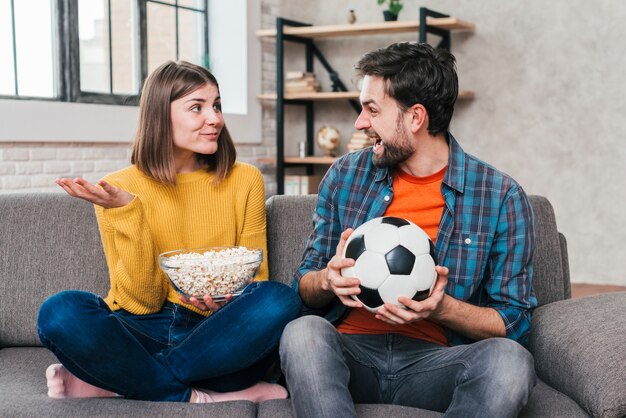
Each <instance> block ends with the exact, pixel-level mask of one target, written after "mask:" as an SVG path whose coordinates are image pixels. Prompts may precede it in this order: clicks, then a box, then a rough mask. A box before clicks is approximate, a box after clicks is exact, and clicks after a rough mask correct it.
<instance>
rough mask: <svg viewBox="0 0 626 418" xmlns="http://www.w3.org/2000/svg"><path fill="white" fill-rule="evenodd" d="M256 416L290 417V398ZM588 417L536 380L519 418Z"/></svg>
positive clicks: (374, 412)
mask: <svg viewBox="0 0 626 418" xmlns="http://www.w3.org/2000/svg"><path fill="white" fill-rule="evenodd" d="M356 410H357V414H358V416H359V417H372V418H378V417H419V418H422V417H424V418H428V417H433V418H434V417H441V416H442V415H443V414H441V413H439V412H433V411H427V410H425V409H417V408H410V407H406V406H398V405H372V404H363V405H357V406H356ZM258 414H259V418H291V417H292V416H293V415H292V413H291V401H290V400H288V399H287V400H276V401H266V402H263V403H261V404H259V406H258ZM554 417H559V418H588V417H589V415H587V414H586V413H585V411H583V410H582V409H581V408H580V406H578V404H577V403H576V402H574V401H573V400H572V399H570V398H568V397H567V396H565V395H563V394H562V393H560V392H559V391H557V390H555V389H553V388H551V387H550V386H548V385H546V384H545V383H543V382H542V381H539V382H538V383H537V385H536V386H535V388H534V389H533V392H532V393H531V395H530V399H529V400H528V404H527V405H526V406H525V407H524V409H523V410H522V412H521V413H520V415H519V418H554Z"/></svg>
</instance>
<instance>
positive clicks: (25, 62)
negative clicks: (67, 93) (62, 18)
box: [0, 0, 58, 98]
mask: <svg viewBox="0 0 626 418" xmlns="http://www.w3.org/2000/svg"><path fill="white" fill-rule="evenodd" d="M33 10H37V13H33V12H32V11H33ZM54 11H55V9H54V7H53V6H52V1H51V0H32V1H16V0H0V62H2V65H0V95H6V96H37V97H49V98H51V97H55V96H56V95H57V88H58V85H57V83H56V82H55V72H56V68H55V62H54V58H55V57H54V55H55V54H54V50H55V48H56V40H55V38H56V36H55V30H56V28H55V27H53V24H52V22H54V21H55V19H54Z"/></svg>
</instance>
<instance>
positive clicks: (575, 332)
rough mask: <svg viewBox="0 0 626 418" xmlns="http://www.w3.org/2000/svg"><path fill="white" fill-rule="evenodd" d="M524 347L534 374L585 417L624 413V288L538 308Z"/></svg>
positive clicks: (612, 415) (625, 414) (625, 374)
mask: <svg viewBox="0 0 626 418" xmlns="http://www.w3.org/2000/svg"><path fill="white" fill-rule="evenodd" d="M528 349H529V350H530V352H531V353H533V355H534V357H535V368H536V370H537V375H538V376H539V377H540V378H541V379H542V380H543V381H545V382H546V383H548V384H549V385H551V386H552V387H554V388H555V389H557V390H559V391H561V392H563V393H565V394H566V395H568V396H570V397H571V398H572V399H574V400H575V401H576V402H578V404H579V405H580V406H581V407H583V408H584V409H586V410H587V412H589V413H590V415H592V416H594V417H623V416H626V292H619V293H608V294H602V295H596V296H591V297H586V298H580V299H569V300H563V301H558V302H553V303H549V304H547V305H544V306H542V307H539V308H537V309H536V310H535V312H534V313H533V321H532V328H531V334H530V340H529V344H528Z"/></svg>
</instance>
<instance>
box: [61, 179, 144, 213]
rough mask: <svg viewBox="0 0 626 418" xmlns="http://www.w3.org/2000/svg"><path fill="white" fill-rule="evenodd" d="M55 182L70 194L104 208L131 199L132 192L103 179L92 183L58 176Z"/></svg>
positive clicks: (118, 205) (113, 206)
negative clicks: (94, 183)
mask: <svg viewBox="0 0 626 418" xmlns="http://www.w3.org/2000/svg"><path fill="white" fill-rule="evenodd" d="M55 183H56V184H58V185H59V186H61V187H62V188H63V190H65V191H66V192H67V194H69V195H70V196H73V197H77V198H79V199H83V200H86V201H88V202H91V203H93V204H96V205H99V206H102V207H103V208H105V209H111V208H119V207H122V206H126V205H127V204H129V203H130V202H131V201H132V200H133V195H132V194H130V193H128V192H127V191H126V190H123V189H120V188H119V187H115V186H113V185H112V184H109V183H107V182H106V181H104V180H100V181H98V183H97V184H96V185H93V184H91V183H89V182H88V181H87V180H85V179H81V178H75V179H74V180H71V179H68V178H60V179H57V180H56V181H55Z"/></svg>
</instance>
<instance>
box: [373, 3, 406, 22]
mask: <svg viewBox="0 0 626 418" xmlns="http://www.w3.org/2000/svg"><path fill="white" fill-rule="evenodd" d="M376 1H378V5H379V6H382V5H384V4H386V5H387V9H386V10H384V11H383V17H384V18H385V20H387V21H389V20H398V14H399V13H400V10H402V0H376Z"/></svg>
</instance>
